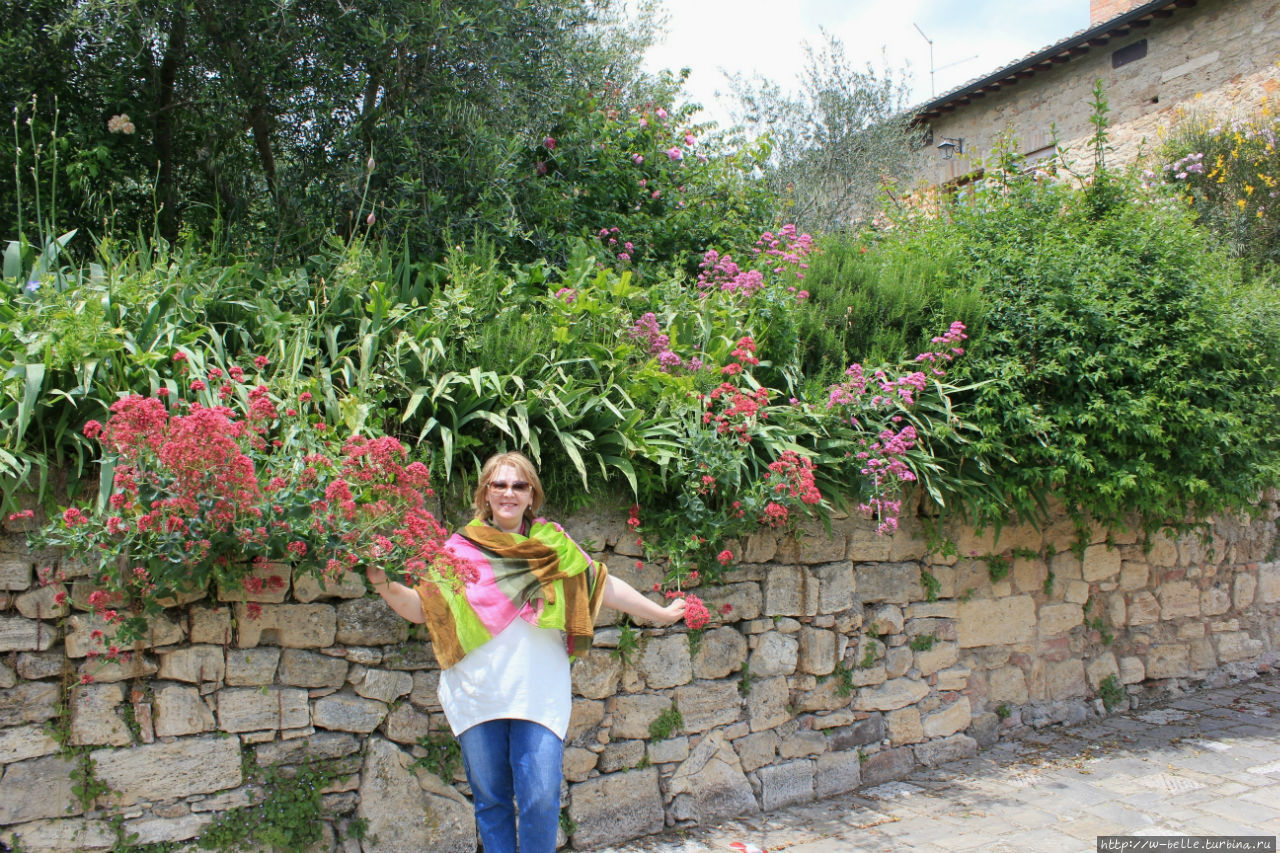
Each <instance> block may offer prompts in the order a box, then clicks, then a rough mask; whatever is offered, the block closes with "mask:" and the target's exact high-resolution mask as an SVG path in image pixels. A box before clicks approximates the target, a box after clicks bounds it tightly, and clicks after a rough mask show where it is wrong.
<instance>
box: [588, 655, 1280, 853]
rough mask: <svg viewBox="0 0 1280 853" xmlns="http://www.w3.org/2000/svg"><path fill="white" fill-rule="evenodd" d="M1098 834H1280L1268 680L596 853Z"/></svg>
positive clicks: (1074, 850)
mask: <svg viewBox="0 0 1280 853" xmlns="http://www.w3.org/2000/svg"><path fill="white" fill-rule="evenodd" d="M1099 835H1201V836H1205V835H1207V836H1225V835H1266V836H1278V835H1280V677H1277V675H1276V674H1274V673H1273V674H1270V675H1265V676H1262V677H1260V678H1258V679H1255V680H1253V681H1248V682H1241V683H1237V684H1233V685H1230V686H1227V687H1221V688H1216V689H1209V690H1201V691H1197V692H1194V693H1187V694H1185V695H1184V696H1182V697H1180V698H1174V699H1170V700H1167V701H1163V702H1160V703H1157V704H1154V705H1150V706H1147V707H1144V708H1142V709H1141V710H1136V711H1129V712H1126V713H1123V714H1115V715H1112V716H1109V717H1106V718H1104V719H1099V720H1093V721H1091V722H1089V723H1086V724H1083V725H1079V726H1074V727H1069V728H1067V727H1062V726H1057V725H1055V726H1050V727H1046V728H1043V729H1039V730H1035V731H1032V732H1031V733H1029V734H1028V735H1027V736H1026V737H1024V738H1021V739H1017V740H1008V741H1001V742H1000V743H998V744H997V745H995V746H993V747H992V748H990V749H988V750H985V751H983V752H980V753H979V754H978V755H977V756H976V757H974V758H970V759H965V760H962V761H957V762H952V763H951V764H948V765H946V766H945V767H940V768H935V769H931V770H921V771H919V772H917V773H915V774H913V775H911V776H909V777H908V778H906V779H904V780H902V781H899V782H889V783H886V784H882V785H879V786H877V787H874V788H863V789H861V790H858V791H857V792H855V793H854V794H848V795H844V796H840V797H834V798H832V799H829V800H823V801H821V802H817V803H810V804H807V805H802V806H793V807H791V808H788V809H783V810H779V811H775V812H772V813H770V814H768V815H760V816H755V817H749V818H743V819H739V820H735V821H732V822H729V823H726V824H723V825H720V826H716V827H696V828H692V829H685V830H672V831H671V832H669V833H667V834H664V835H661V836H653V837H650V838H645V839H637V840H636V841H634V842H630V843H628V844H624V845H620V846H617V847H612V848H606V853H677V851H678V853H702V851H724V850H728V849H729V846H728V845H729V844H730V843H731V842H734V841H745V842H749V843H752V844H755V845H758V846H760V847H763V848H766V849H767V850H768V851H769V853H779V851H786V853H855V851H868V853H881V851H883V852H884V853H889V852H890V851H894V852H895V853H896V851H904V850H912V851H928V853H943V851H947V853H951V852H952V851H968V850H972V851H982V853H988V851H999V853H1015V851H1016V852H1017V853H1057V851H1062V853H1085V851H1093V850H1095V849H1096V838H1097V836H1099Z"/></svg>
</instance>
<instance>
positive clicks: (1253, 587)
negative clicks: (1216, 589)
mask: <svg viewBox="0 0 1280 853" xmlns="http://www.w3.org/2000/svg"><path fill="white" fill-rule="evenodd" d="M1257 591H1258V579H1257V578H1256V577H1254V576H1253V575H1251V574H1247V573H1245V572H1241V573H1240V574H1238V575H1236V578H1235V580H1234V581H1233V582H1232V584H1231V600H1232V602H1233V603H1234V604H1235V606H1236V610H1247V609H1248V608H1249V607H1250V606H1251V605H1252V604H1253V597H1254V594H1255V593H1256V592H1257Z"/></svg>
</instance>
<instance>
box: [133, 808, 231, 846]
mask: <svg viewBox="0 0 1280 853" xmlns="http://www.w3.org/2000/svg"><path fill="white" fill-rule="evenodd" d="M213 820H214V815H212V814H186V815H182V816H180V817H170V818H164V817H142V818H137V819H135V820H126V821H125V822H124V831H125V832H126V833H127V834H128V835H129V837H130V839H131V841H130V844H131V845H133V844H136V845H139V846H141V845H143V844H176V843H178V842H180V841H187V840H189V839H192V838H195V837H196V836H198V835H199V834H200V833H202V832H204V830H205V828H206V827H208V826H209V824H211V823H213Z"/></svg>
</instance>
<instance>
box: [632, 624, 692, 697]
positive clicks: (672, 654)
mask: <svg viewBox="0 0 1280 853" xmlns="http://www.w3.org/2000/svg"><path fill="white" fill-rule="evenodd" d="M635 668H636V672H637V673H639V675H640V677H641V678H643V679H644V682H645V684H647V685H649V687H651V688H653V689H655V690H661V689H663V688H666V687H675V686H677V685H680V684H688V683H689V682H690V681H692V680H693V659H692V658H691V657H690V656H689V641H688V639H687V638H685V637H684V635H682V634H671V635H668V636H664V637H651V638H650V639H649V640H648V642H646V643H645V644H644V648H643V649H641V651H640V655H639V656H638V658H637V659H636V661H635Z"/></svg>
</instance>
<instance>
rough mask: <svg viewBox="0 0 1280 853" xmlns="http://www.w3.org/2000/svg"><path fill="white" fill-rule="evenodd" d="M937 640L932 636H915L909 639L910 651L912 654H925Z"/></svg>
mask: <svg viewBox="0 0 1280 853" xmlns="http://www.w3.org/2000/svg"><path fill="white" fill-rule="evenodd" d="M937 641H938V638H937V637H935V636H934V635H933V634H916V635H915V636H914V637H912V638H911V643H910V645H911V650H912V651H913V652H927V651H929V650H930V649H932V648H933V644H934V643H936V642H937Z"/></svg>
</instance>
